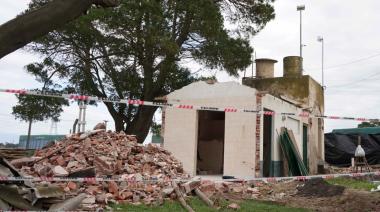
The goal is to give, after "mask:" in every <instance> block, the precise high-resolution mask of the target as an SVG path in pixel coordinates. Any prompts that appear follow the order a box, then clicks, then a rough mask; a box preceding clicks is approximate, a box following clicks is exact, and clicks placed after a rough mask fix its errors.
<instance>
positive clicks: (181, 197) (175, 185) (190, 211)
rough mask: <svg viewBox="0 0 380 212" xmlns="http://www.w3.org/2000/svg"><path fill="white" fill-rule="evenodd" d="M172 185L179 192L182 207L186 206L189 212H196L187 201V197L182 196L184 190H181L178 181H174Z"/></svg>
mask: <svg viewBox="0 0 380 212" xmlns="http://www.w3.org/2000/svg"><path fill="white" fill-rule="evenodd" d="M172 186H173V189H174V191H175V193H176V194H177V199H178V201H179V202H180V203H181V205H182V207H184V208H185V209H186V210H187V211H189V212H194V210H193V209H192V208H191V207H190V206H189V205H188V204H187V203H186V201H185V199H184V198H183V196H182V192H181V191H180V190H179V187H178V185H177V183H176V182H174V181H172Z"/></svg>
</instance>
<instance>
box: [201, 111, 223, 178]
mask: <svg viewBox="0 0 380 212" xmlns="http://www.w3.org/2000/svg"><path fill="white" fill-rule="evenodd" d="M224 125H225V113H224V112H216V111H199V112H198V147H197V174H199V175H222V174H223V163H224Z"/></svg>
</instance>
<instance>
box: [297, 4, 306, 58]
mask: <svg viewBox="0 0 380 212" xmlns="http://www.w3.org/2000/svg"><path fill="white" fill-rule="evenodd" d="M304 10H305V5H298V6H297V11H300V57H301V58H302V47H303V45H302V11H304Z"/></svg>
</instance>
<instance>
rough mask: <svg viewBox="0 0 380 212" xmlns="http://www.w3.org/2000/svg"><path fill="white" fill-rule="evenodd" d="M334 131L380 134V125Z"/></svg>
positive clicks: (335, 131)
mask: <svg viewBox="0 0 380 212" xmlns="http://www.w3.org/2000/svg"><path fill="white" fill-rule="evenodd" d="M332 133H340V134H345V135H347V134H380V127H364V128H350V129H336V130H333V131H332Z"/></svg>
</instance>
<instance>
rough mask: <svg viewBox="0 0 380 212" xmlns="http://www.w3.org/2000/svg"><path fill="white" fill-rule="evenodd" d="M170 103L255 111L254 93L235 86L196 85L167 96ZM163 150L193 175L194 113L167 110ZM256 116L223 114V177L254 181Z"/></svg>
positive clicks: (195, 138) (194, 153)
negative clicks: (230, 176)
mask: <svg viewBox="0 0 380 212" xmlns="http://www.w3.org/2000/svg"><path fill="white" fill-rule="evenodd" d="M167 97H168V102H169V103H177V104H178V103H180V104H186V105H196V106H207V107H223V108H225V107H234V108H247V109H253V110H256V90H255V89H253V88H249V87H247V86H243V85H240V84H238V83H235V82H228V83H216V84H213V85H209V84H207V83H205V82H197V83H193V84H191V85H188V86H186V87H184V88H182V89H180V90H177V91H175V92H173V93H171V94H169V95H168V96H167ZM165 117H166V120H165V124H166V126H165V134H164V147H165V148H166V149H167V150H169V151H170V152H172V153H173V154H174V156H175V157H177V158H178V159H179V160H180V161H182V162H183V165H184V168H185V170H186V171H187V172H189V174H191V175H195V174H196V159H197V158H196V151H197V134H198V128H197V127H198V117H197V112H196V111H195V110H184V109H173V108H170V109H169V108H168V109H167V110H166V114H165ZM255 127H256V114H254V113H253V114H249V113H226V116H225V139H224V142H225V143H224V144H225V147H224V173H223V174H224V175H232V176H237V177H239V176H240V177H249V176H251V177H253V176H254V173H255V151H256V148H255Z"/></svg>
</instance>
